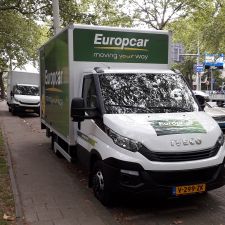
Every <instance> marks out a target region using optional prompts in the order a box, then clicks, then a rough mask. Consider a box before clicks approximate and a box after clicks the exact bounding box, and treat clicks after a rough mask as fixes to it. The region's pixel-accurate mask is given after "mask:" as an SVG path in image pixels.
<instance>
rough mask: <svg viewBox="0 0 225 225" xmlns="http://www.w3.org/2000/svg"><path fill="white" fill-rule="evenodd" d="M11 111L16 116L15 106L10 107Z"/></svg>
mask: <svg viewBox="0 0 225 225" xmlns="http://www.w3.org/2000/svg"><path fill="white" fill-rule="evenodd" d="M11 112H12V114H13V116H16V114H17V111H16V109H15V108H12V109H11Z"/></svg>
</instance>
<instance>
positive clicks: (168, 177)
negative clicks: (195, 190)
mask: <svg viewBox="0 0 225 225" xmlns="http://www.w3.org/2000/svg"><path fill="white" fill-rule="evenodd" d="M103 172H104V174H105V181H106V184H107V185H109V188H110V189H111V190H113V191H115V192H130V193H136V194H144V193H145V194H146V193H156V192H157V193H162V192H163V193H165V194H167V195H173V188H174V187H175V186H184V185H195V184H202V183H204V184H206V190H207V191H209V190H213V189H216V188H219V187H221V186H223V185H224V184H225V168H224V162H223V163H222V164H220V165H216V166H212V167H207V168H201V169H193V170H180V171H167V170H165V171H146V170H144V169H143V168H142V166H141V165H139V164H137V163H131V162H125V161H121V160H118V159H115V158H108V159H105V160H104V161H103Z"/></svg>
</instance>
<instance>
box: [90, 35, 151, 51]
mask: <svg viewBox="0 0 225 225" xmlns="http://www.w3.org/2000/svg"><path fill="white" fill-rule="evenodd" d="M148 42H149V39H142V38H139V39H137V38H127V37H124V38H121V37H107V36H104V34H101V33H96V34H95V38H94V45H95V48H97V49H114V50H129V51H138V50H139V51H148V50H147V49H146V46H147V43H148Z"/></svg>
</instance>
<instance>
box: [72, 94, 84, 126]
mask: <svg viewBox="0 0 225 225" xmlns="http://www.w3.org/2000/svg"><path fill="white" fill-rule="evenodd" d="M70 115H71V117H72V118H73V121H74V122H82V121H84V116H85V108H84V99H83V98H74V99H73V100H72V102H71V112H70Z"/></svg>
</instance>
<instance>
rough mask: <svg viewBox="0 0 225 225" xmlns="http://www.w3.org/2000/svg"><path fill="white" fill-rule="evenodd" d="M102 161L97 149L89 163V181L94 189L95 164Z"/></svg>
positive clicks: (93, 151)
mask: <svg viewBox="0 0 225 225" xmlns="http://www.w3.org/2000/svg"><path fill="white" fill-rule="evenodd" d="M99 160H102V157H101V155H100V153H99V152H98V151H97V150H96V149H92V150H91V156H90V161H89V179H88V186H89V187H92V175H93V167H94V164H95V162H97V161H99Z"/></svg>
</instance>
